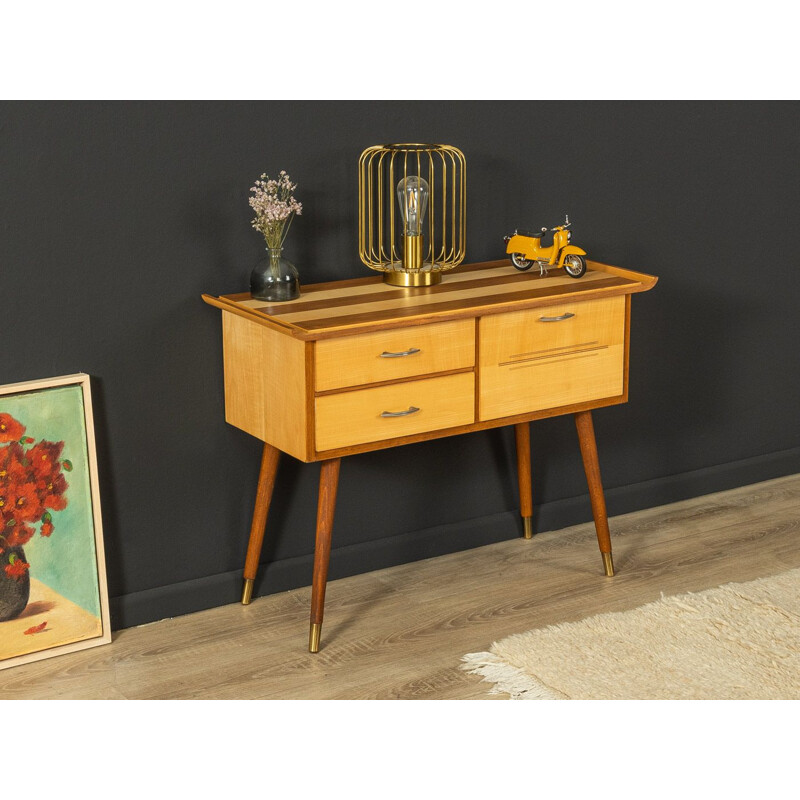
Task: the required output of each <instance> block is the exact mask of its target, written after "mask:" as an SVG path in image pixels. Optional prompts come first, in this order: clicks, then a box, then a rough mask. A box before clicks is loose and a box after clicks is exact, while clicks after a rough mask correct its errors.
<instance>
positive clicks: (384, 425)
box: [315, 372, 475, 452]
mask: <svg viewBox="0 0 800 800" xmlns="http://www.w3.org/2000/svg"><path fill="white" fill-rule="evenodd" d="M414 409H416V410H414ZM474 421H475V376H474V373H472V372H462V373H458V374H456V375H444V376H442V377H439V378H424V379H422V380H418V381H406V382H404V383H393V384H389V385H388V386H376V387H373V388H371V389H359V390H355V391H349V392H338V393H336V394H328V395H324V396H322V397H318V398H317V399H316V415H315V429H316V447H317V451H318V452H322V451H325V450H336V449H338V448H340V447H349V446H351V445H357V444H365V443H366V442H378V441H381V440H383V439H395V438H398V437H401V436H411V435H412V434H415V433H424V432H426V431H433V430H440V429H444V428H453V427H456V426H458V425H469V424H471V423H472V422H474Z"/></svg>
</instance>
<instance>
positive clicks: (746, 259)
mask: <svg viewBox="0 0 800 800" xmlns="http://www.w3.org/2000/svg"><path fill="white" fill-rule="evenodd" d="M798 131H800V106H798V104H797V103H786V102H723V103H710V102H547V103H534V102H523V103H511V102H380V103H373V102H366V101H365V102H341V103H340V102H332V101H330V102H242V103H239V102H218V103H213V102H207V103H206V102H204V103H195V102H184V103H180V102H168V103H165V102H154V103H139V102H135V103H134V102H116V103H60V102H59V103H56V102H52V103H4V104H2V105H0V159H1V160H0V237H1V238H0V287H1V288H2V300H3V315H2V328H0V329H1V330H2V335H0V343H1V344H2V360H0V382H2V383H11V382H16V381H23V380H27V379H34V378H44V377H49V376H53V375H62V374H67V373H72V372H78V371H83V372H88V373H90V374H91V375H92V376H93V391H94V398H95V408H96V425H97V434H98V440H99V460H100V469H101V479H102V500H103V512H104V523H105V534H106V550H107V560H108V572H109V588H110V594H111V596H112V598H113V599H112V611H113V623H114V626H115V627H123V626H127V625H133V624H138V623H142V622H146V621H149V620H154V619H160V618H163V617H167V616H172V615H175V614H180V613H184V612H189V611H193V610H197V609H200V608H204V607H208V606H212V605H220V604H223V603H230V602H235V601H236V600H237V599H238V596H239V591H240V585H241V567H242V565H243V560H244V552H245V547H246V540H247V534H248V526H249V516H250V511H251V506H252V501H253V496H254V488H255V478H256V473H257V468H258V462H259V455H260V447H259V443H258V442H257V441H255V440H254V439H252V438H251V437H249V436H247V435H246V434H244V433H242V432H241V431H238V430H236V429H234V428H231V427H230V426H228V425H226V423H225V422H224V419H223V398H222V357H221V345H220V320H219V312H218V311H216V310H214V309H212V308H210V307H208V306H206V305H204V304H203V303H202V302H201V300H200V295H201V293H203V292H209V293H212V294H213V293H229V292H236V291H244V290H246V289H247V280H248V274H249V271H250V269H251V267H252V265H253V263H254V262H255V261H256V260H257V259H258V258H259V256H260V251H261V247H262V244H261V241H260V236H259V234H258V233H257V232H256V231H254V230H253V229H251V228H250V219H251V215H250V209H249V207H248V205H247V198H248V190H249V187H250V186H251V185H252V183H253V180H254V179H255V178H256V177H258V176H259V175H260V173H262V172H268V173H270V174H275V173H277V172H278V171H279V170H281V169H285V170H287V171H288V172H289V174H290V175H291V177H292V178H293V179H295V180H296V181H297V182H298V184H299V188H298V190H297V196H298V198H299V199H300V200H301V201H302V203H303V205H304V212H303V215H302V217H299V218H298V219H297V220H296V221H295V222H294V224H293V226H292V231H291V233H290V236H289V239H288V242H287V251H286V253H287V255H288V256H289V258H290V259H291V260H293V261H294V262H295V263H296V265H297V266H298V268H299V270H300V273H301V279H302V281H303V282H305V283H311V282H317V281H323V280H331V279H341V278H348V277H355V276H364V275H366V274H368V271H367V270H366V268H365V267H363V265H362V264H361V263H360V261H359V259H358V255H357V240H356V219H355V212H356V191H357V178H356V165H357V160H358V156H359V154H360V153H361V151H362V150H363V149H364V148H365V147H367V146H368V145H372V144H378V143H382V142H386V141H441V142H446V143H449V144H454V145H456V146H458V147H460V148H461V149H462V150H463V151H464V153H465V154H466V158H467V167H468V223H467V226H468V236H467V260H468V261H481V260H486V259H494V258H502V257H504V247H503V242H502V237H503V235H504V234H505V233H507V232H509V231H510V230H512V229H513V228H514V227H516V226H517V225H519V226H521V227H522V226H528V225H552V224H555V223H557V222H559V221H560V220H561V219H562V218H563V215H564V213H565V212H568V213H569V215H570V219H571V220H573V223H574V230H575V241H576V242H577V243H579V244H581V245H583V246H584V247H585V248H586V249H587V250H588V251H589V254H590V257H592V258H596V259H597V260H601V261H606V262H609V263H612V264H617V265H620V266H623V267H628V268H631V269H636V270H641V271H643V272H648V273H652V274H655V275H658V276H659V278H660V281H659V283H658V285H657V286H656V288H655V289H654V290H653V291H652V292H650V293H648V294H644V295H640V296H636V297H634V299H633V321H632V352H631V385H630V402H629V403H628V404H627V405H624V406H618V407H614V408H609V409H606V410H601V411H598V412H597V413H596V414H595V427H596V432H597V438H598V444H599V447H600V457H601V466H602V470H603V478H604V483H605V485H606V487H607V499H608V505H609V510H610V512H611V513H612V514H613V513H620V512H624V511H629V510H633V509H636V508H642V507H647V506H650V505H654V504H659V503H663V502H668V501H671V500H675V499H679V498H682V497H689V496H695V495H698V494H703V493H706V492H709V491H714V490H717V489H723V488H728V487H732V486H736V485H740V484H744V483H748V482H752V481H756V480H762V479H765V478H769V477H774V476H777V475H781V474H787V473H790V472H795V471H798V469H800V415H798V413H797V400H798V390H799V389H800V377H799V372H800V371H799V370H798V345H797V321H796V318H797V302H798V299H799V298H800V292H799V291H798V290H799V289H800V277H799V276H800V271H798V267H799V266H800V265H799V264H798V260H800V257H799V256H798V251H799V250H800V248H799V247H798V245H800V227H799V226H798V224H797V219H798V217H799V216H800V202H798V195H799V194H800V175H799V174H798V158H797V153H798V138H799V137H798ZM532 440H533V458H534V472H535V492H536V501H537V503H539V504H541V505H540V507H539V508H538V510H537V520H536V522H537V526H538V529H539V530H544V529H549V528H553V527H559V526H563V525H567V524H571V523H574V522H577V521H581V520H586V519H589V518H590V510H589V505H588V500H587V498H586V496H585V491H586V490H585V483H584V479H583V475H582V472H581V467H580V461H579V455H578V448H577V442H576V440H575V434H574V429H573V426H572V423H571V420H569V419H553V420H547V421H542V422H539V423H536V424H535V425H534V426H533V429H532ZM513 459H514V450H513V438H512V437H511V436H510V432H509V431H508V430H497V431H489V432H484V433H479V434H473V435H471V436H462V437H456V438H452V439H445V440H440V441H436V442H428V443H421V444H416V445H410V446H407V447H404V448H399V449H395V450H391V451H386V452H378V453H372V454H367V455H362V456H356V457H354V458H350V459H347V460H346V461H345V462H344V464H343V467H342V474H341V484H340V492H339V506H338V509H337V516H336V525H335V529H334V546H335V549H334V552H333V555H332V561H331V574H330V576H331V578H335V577H338V576H341V575H345V574H350V573H355V572H360V571H364V570H368V569H373V568H377V567H381V566H387V565H391V564H395V563H401V562H404V561H411V560H414V559H418V558H423V557H427V556H430V555H436V554H440V553H444V552H449V551H454V550H458V549H461V548H466V547H472V546H476V545H480V544H486V543H489V542H492V541H497V540H501V539H507V538H511V537H513V536H516V535H518V527H517V526H518V521H517V515H516V489H515V484H514V478H513ZM318 474H319V467H318V466H315V465H302V464H300V463H299V462H296V461H293V460H292V459H291V458H286V459H285V460H284V461H283V464H282V467H281V471H280V474H279V478H278V482H277V486H276V499H275V502H274V506H273V510H272V512H271V516H270V521H269V525H268V531H267V543H266V545H265V549H264V557H263V562H264V565H265V567H264V569H263V570H262V574H261V577H260V580H259V583H258V586H257V592H258V593H262V594H263V593H271V592H275V591H280V590H284V589H287V588H291V587H294V586H301V585H307V584H309V583H310V579H311V554H312V552H313V529H314V518H315V513H316V481H317V478H318ZM595 558H596V553H595V552H594V551H591V552H587V559H591V560H592V561H594V559H595ZM598 568H599V567H598Z"/></svg>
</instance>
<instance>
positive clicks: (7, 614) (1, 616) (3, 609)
mask: <svg viewBox="0 0 800 800" xmlns="http://www.w3.org/2000/svg"><path fill="white" fill-rule="evenodd" d="M15 561H22V562H24V561H25V551H24V550H23V549H22V548H21V547H9V548H7V549H6V550H5V551H4V552H3V554H2V555H0V622H5V621H6V620H8V619H16V618H17V617H18V616H19V615H20V614H21V613H22V612H23V611H24V610H25V606H27V605H28V599H29V598H30V594H31V579H30V576H29V575H28V571H27V570H25V571H24V572H22V573H21V574H19V575H9V574H8V572H7V571H6V569H5V567H6V566H8V565H10V564H12V563H13V562H15Z"/></svg>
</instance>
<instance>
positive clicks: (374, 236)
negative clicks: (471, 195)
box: [358, 144, 467, 286]
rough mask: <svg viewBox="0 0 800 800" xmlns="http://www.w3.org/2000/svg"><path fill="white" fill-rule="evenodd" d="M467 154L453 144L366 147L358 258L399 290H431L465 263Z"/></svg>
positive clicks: (362, 161) (360, 184)
mask: <svg viewBox="0 0 800 800" xmlns="http://www.w3.org/2000/svg"><path fill="white" fill-rule="evenodd" d="M466 169H467V162H466V160H465V159H464V154H463V153H462V152H461V151H460V150H459V149H458V148H456V147H452V146H450V145H447V144H383V145H375V146H373V147H368V148H367V149H366V150H365V151H364V152H363V153H362V154H361V158H360V159H359V162H358V254H359V256H360V257H361V260H362V261H363V262H364V264H366V265H367V266H368V267H369V268H370V269H374V270H378V271H379V272H383V279H384V280H385V281H386V283H390V284H392V285H394V286H432V285H433V284H435V283H439V281H441V279H442V273H443V272H445V271H446V270H448V269H452V268H453V267H456V266H458V265H459V264H460V263H461V262H462V261H463V260H464V254H465V248H466V238H465V237H466V231H465V220H466V199H467V198H466Z"/></svg>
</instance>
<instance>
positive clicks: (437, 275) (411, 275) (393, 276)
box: [383, 269, 442, 287]
mask: <svg viewBox="0 0 800 800" xmlns="http://www.w3.org/2000/svg"><path fill="white" fill-rule="evenodd" d="M383 280H384V282H385V283H389V284H391V285H392V286H406V287H419V286H435V285H436V284H437V283H441V282H442V273H441V272H440V271H439V270H436V272H432V271H431V270H420V271H419V272H402V271H400V270H394V269H393V270H388V271H386V272H384V273H383Z"/></svg>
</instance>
